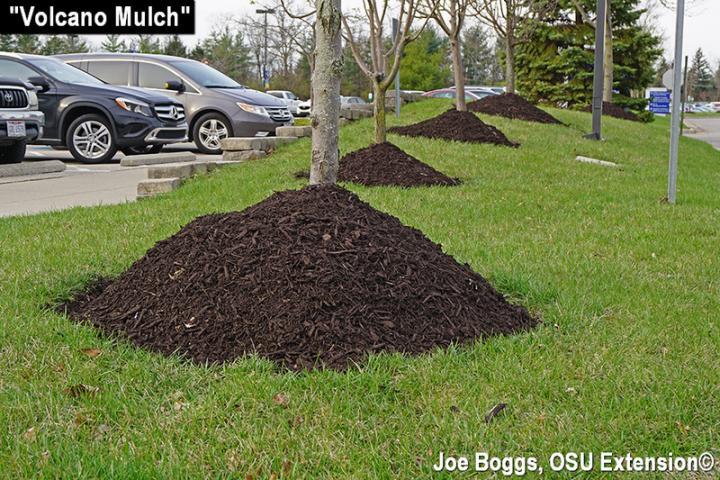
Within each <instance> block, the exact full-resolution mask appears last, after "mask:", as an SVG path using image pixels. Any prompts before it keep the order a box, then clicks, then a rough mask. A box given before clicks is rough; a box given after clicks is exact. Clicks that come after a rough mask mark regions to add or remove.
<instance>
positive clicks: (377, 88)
mask: <svg viewBox="0 0 720 480" xmlns="http://www.w3.org/2000/svg"><path fill="white" fill-rule="evenodd" d="M386 91H387V90H383V89H382V86H381V85H380V84H379V83H377V82H376V81H375V82H373V113H374V115H375V143H384V142H386V141H387V131H386V129H387V128H386V124H385V102H386V101H387V99H386V98H385V92H386Z"/></svg>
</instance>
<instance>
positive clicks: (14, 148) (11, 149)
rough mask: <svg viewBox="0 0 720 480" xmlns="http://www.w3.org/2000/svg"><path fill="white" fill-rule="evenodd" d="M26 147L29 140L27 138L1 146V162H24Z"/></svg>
mask: <svg viewBox="0 0 720 480" xmlns="http://www.w3.org/2000/svg"><path fill="white" fill-rule="evenodd" d="M26 148H27V142H26V141H25V140H23V141H21V142H15V143H13V144H12V145H4V146H2V147H0V164H7V163H20V162H22V161H23V160H25V149H26Z"/></svg>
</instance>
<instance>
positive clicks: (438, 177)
mask: <svg viewBox="0 0 720 480" xmlns="http://www.w3.org/2000/svg"><path fill="white" fill-rule="evenodd" d="M338 179H339V180H341V181H343V182H353V183H360V184H363V185H371V186H374V185H397V186H401V187H422V186H430V185H458V184H459V183H460V182H459V181H458V180H456V179H454V178H450V177H448V176H447V175H445V174H443V173H440V172H438V171H437V170H435V169H434V168H432V167H431V166H430V165H428V164H426V163H423V162H421V161H420V160H418V159H417V158H415V157H413V156H411V155H408V154H407V153H405V152H403V151H402V150H400V149H399V148H398V147H396V146H395V145H393V144H392V143H389V142H385V143H376V144H374V145H371V146H369V147H367V148H363V149H360V150H356V151H354V152H351V153H348V154H347V155H345V156H344V157H343V158H342V159H341V160H340V171H339V172H338Z"/></svg>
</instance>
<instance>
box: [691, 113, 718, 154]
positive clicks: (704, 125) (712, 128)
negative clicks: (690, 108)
mask: <svg viewBox="0 0 720 480" xmlns="http://www.w3.org/2000/svg"><path fill="white" fill-rule="evenodd" d="M685 118H686V120H685V123H686V124H688V125H689V126H691V127H692V128H694V129H695V130H697V133H693V134H688V135H687V136H688V137H692V138H697V139H698V140H702V141H703V142H707V143H709V144H710V145H712V146H714V147H715V148H717V149H718V150H720V117H719V118H687V117H685Z"/></svg>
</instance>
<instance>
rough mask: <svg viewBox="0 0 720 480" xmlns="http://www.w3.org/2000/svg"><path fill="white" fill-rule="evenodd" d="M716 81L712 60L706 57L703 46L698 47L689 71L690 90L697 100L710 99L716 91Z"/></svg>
mask: <svg viewBox="0 0 720 480" xmlns="http://www.w3.org/2000/svg"><path fill="white" fill-rule="evenodd" d="M714 83H715V82H714V79H713V74H712V69H711V68H710V62H708V60H707V58H705V54H704V53H703V51H702V48H698V49H697V51H696V52H695V56H694V57H693V60H692V63H691V67H690V70H689V72H688V88H689V90H688V92H689V93H690V95H691V96H692V97H693V99H694V100H696V101H701V102H704V101H709V100H711V99H712V98H713V94H714V93H715V92H714V91H713V90H714V89H715V85H714Z"/></svg>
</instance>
